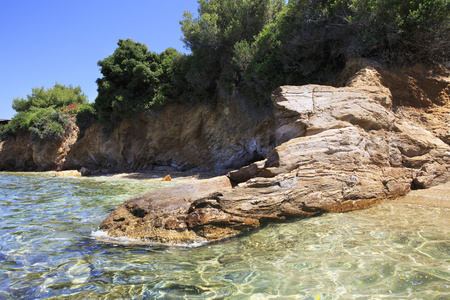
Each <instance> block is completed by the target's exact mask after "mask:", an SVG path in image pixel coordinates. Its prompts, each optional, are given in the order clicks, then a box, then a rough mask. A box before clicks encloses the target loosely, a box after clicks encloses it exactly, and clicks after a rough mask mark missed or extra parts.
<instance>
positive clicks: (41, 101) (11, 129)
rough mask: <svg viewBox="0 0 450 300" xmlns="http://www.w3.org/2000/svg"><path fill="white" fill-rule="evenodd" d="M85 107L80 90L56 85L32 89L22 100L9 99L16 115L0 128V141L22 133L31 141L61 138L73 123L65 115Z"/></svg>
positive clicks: (84, 99) (83, 97)
mask: <svg viewBox="0 0 450 300" xmlns="http://www.w3.org/2000/svg"><path fill="white" fill-rule="evenodd" d="M85 104H86V96H85V95H84V94H83V93H82V91H81V88H80V87H76V88H74V87H72V86H69V87H66V86H64V85H62V84H59V83H56V84H55V86H54V87H52V88H49V89H44V88H43V87H42V88H33V89H32V93H31V95H27V98H26V99H23V98H16V99H14V100H13V105H12V107H13V109H15V110H16V111H17V114H16V115H15V116H14V117H13V118H12V120H11V121H10V122H9V123H8V124H6V125H3V126H0V139H2V140H3V139H6V138H9V137H13V136H16V135H18V134H26V133H30V134H31V139H32V141H37V140H49V139H56V140H57V139H61V138H62V137H63V136H64V135H65V130H66V128H67V126H68V125H69V124H70V123H71V122H73V121H72V120H71V118H72V116H71V115H70V114H69V112H70V111H72V110H73V108H74V107H77V108H78V105H85ZM65 111H66V112H68V113H64V112H65Z"/></svg>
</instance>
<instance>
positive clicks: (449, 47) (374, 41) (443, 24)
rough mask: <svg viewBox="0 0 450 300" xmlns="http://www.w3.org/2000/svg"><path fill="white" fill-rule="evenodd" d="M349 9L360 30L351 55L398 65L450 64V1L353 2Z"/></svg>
mask: <svg viewBox="0 0 450 300" xmlns="http://www.w3.org/2000/svg"><path fill="white" fill-rule="evenodd" d="M348 6H349V8H350V10H351V13H350V16H349V22H350V23H351V24H353V25H355V26H356V28H357V29H358V32H357V34H355V39H354V43H353V48H352V55H356V56H366V57H367V56H369V57H373V58H375V59H377V60H380V61H383V62H385V63H389V64H397V65H411V64H414V63H418V62H419V63H424V62H425V63H436V62H438V63H442V62H448V61H449V60H450V40H449V37H450V1H448V0H416V1H403V0H353V1H348Z"/></svg>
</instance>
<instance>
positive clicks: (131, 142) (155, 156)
mask: <svg viewBox="0 0 450 300" xmlns="http://www.w3.org/2000/svg"><path fill="white" fill-rule="evenodd" d="M271 113H272V112H271V109H269V108H267V107H256V106H255V105H253V104H249V103H246V102H245V101H241V100H239V99H236V98H233V99H223V98H220V99H219V100H218V103H217V105H215V106H214V107H213V106H212V105H208V104H204V103H203V104H197V105H189V104H171V105H169V106H167V107H166V108H164V109H163V110H162V111H160V112H151V113H144V114H140V115H137V116H136V118H133V119H131V120H125V121H122V122H120V123H119V124H117V126H116V127H114V129H112V130H111V131H109V132H107V131H105V129H104V128H103V127H101V126H100V125H96V126H91V127H90V128H88V129H87V131H86V133H85V134H84V136H83V138H81V139H80V140H79V141H78V142H77V143H76V144H75V145H73V147H72V150H71V151H70V153H69V154H68V156H67V161H66V163H65V168H67V169H79V168H81V167H83V166H84V167H87V168H89V169H92V170H95V169H98V168H108V169H110V170H111V171H119V170H152V169H153V168H159V167H166V168H172V169H174V170H177V171H186V170H189V169H192V168H199V169H217V168H223V169H225V168H237V167H241V166H243V165H245V164H247V163H249V162H252V161H255V160H257V159H261V158H263V157H264V156H266V155H268V153H269V152H270V150H271V149H273V148H274V147H275V144H274V139H273V137H271V132H272V131H271V130H270V128H271V126H272V120H273V117H272V115H271Z"/></svg>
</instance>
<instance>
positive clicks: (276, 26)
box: [0, 0, 450, 139]
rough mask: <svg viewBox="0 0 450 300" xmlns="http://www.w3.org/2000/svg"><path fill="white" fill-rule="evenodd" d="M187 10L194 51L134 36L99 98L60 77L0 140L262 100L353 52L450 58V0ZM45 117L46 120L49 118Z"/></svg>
mask: <svg viewBox="0 0 450 300" xmlns="http://www.w3.org/2000/svg"><path fill="white" fill-rule="evenodd" d="M198 4H199V7H198V12H197V14H196V15H194V14H192V13H190V12H185V14H184V18H183V20H181V21H180V25H181V31H182V33H183V35H184V37H183V38H182V40H183V42H184V43H185V45H186V48H187V49H189V50H190V51H191V53H190V54H189V55H183V54H180V53H179V52H177V51H176V50H175V49H172V48H168V49H167V50H166V51H164V52H163V53H160V54H157V53H154V52H151V51H149V50H148V48H147V46H146V45H144V44H142V43H139V42H135V41H133V40H130V39H126V40H119V42H118V47H117V48H116V50H115V51H114V53H113V54H112V55H110V56H108V57H107V58H105V59H103V60H100V61H99V62H98V65H99V66H100V71H101V73H102V75H103V77H102V78H99V79H97V85H98V97H97V99H96V100H95V104H94V105H92V104H87V103H86V97H85V96H84V94H82V92H81V88H79V87H77V88H73V87H71V86H70V87H65V86H63V85H60V84H56V85H55V86H54V87H53V88H52V89H49V90H44V88H36V89H33V90H32V94H31V95H29V96H27V98H26V99H22V98H18V99H14V101H13V108H14V109H15V110H16V111H17V112H18V114H17V115H16V116H15V117H14V119H13V120H12V121H11V122H10V123H9V124H8V125H6V126H3V127H0V138H4V137H6V136H11V135H15V134H17V133H18V132H30V133H32V134H33V136H35V137H36V138H39V139H43V138H52V137H55V138H58V137H60V136H61V133H62V132H63V129H64V127H65V126H66V123H65V122H66V121H65V120H66V119H67V118H69V120H70V118H76V123H77V125H78V126H79V128H80V129H81V131H82V133H83V131H84V130H85V129H86V128H87V127H88V126H89V125H91V124H92V123H93V122H96V121H97V118H98V119H99V120H100V121H101V122H104V123H109V124H110V125H113V124H114V123H115V122H116V121H119V120H120V119H123V118H130V117H133V116H134V115H135V114H138V113H140V112H142V111H145V110H148V109H153V110H154V109H157V108H160V107H162V106H163V105H164V104H166V103H168V101H169V100H172V101H183V102H195V101H212V103H214V100H215V99H216V98H217V95H218V94H219V93H222V94H228V95H231V94H233V93H239V94H241V95H244V96H245V98H246V99H248V100H253V101H255V102H257V103H264V102H265V101H266V100H268V99H269V95H270V92H271V91H272V90H273V89H275V88H276V87H277V86H279V85H285V84H293V85H299V84H307V83H326V82H327V81H329V80H330V79H331V78H333V76H335V75H336V74H337V73H338V72H339V71H340V70H341V69H342V68H343V66H344V65H345V63H346V61H347V60H348V59H349V58H350V57H356V58H358V57H364V58H370V59H373V60H376V61H379V62H381V63H384V64H386V65H388V66H408V65H413V64H416V63H424V64H436V63H448V62H449V61H450V40H449V38H450V1H449V0H417V1H405V0H290V1H283V0H253V1H251V0H198ZM46 120H47V121H46Z"/></svg>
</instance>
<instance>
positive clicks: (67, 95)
mask: <svg viewBox="0 0 450 300" xmlns="http://www.w3.org/2000/svg"><path fill="white" fill-rule="evenodd" d="M86 102H87V99H86V95H85V94H83V93H82V91H81V87H79V86H78V87H75V88H74V87H73V86H71V85H70V86H68V87H67V86H65V85H62V84H59V83H56V84H55V85H54V86H53V87H52V88H49V89H47V90H46V89H44V87H40V88H33V89H32V93H31V95H27V98H26V99H24V98H16V99H14V100H13V104H12V108H13V109H14V110H15V111H17V112H25V111H30V110H31V109H33V108H47V107H53V108H62V107H65V106H68V105H70V104H83V103H86Z"/></svg>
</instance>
